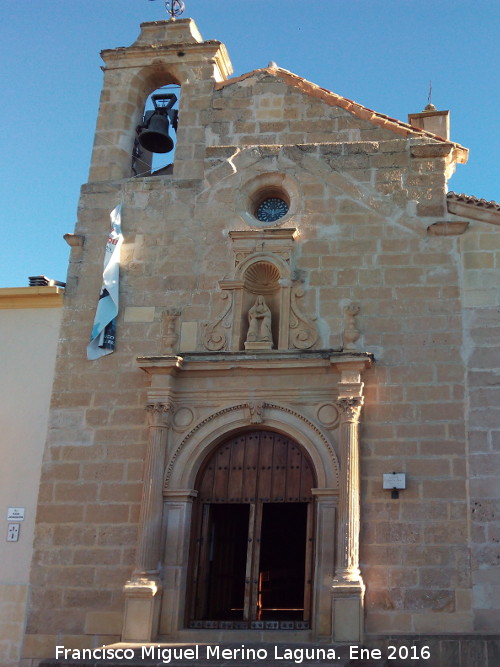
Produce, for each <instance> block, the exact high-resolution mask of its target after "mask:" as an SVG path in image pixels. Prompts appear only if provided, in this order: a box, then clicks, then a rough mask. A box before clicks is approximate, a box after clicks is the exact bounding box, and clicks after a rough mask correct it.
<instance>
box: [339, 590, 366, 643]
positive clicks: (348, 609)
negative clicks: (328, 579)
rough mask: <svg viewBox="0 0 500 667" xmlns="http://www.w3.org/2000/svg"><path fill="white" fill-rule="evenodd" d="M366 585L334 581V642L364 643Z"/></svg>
mask: <svg viewBox="0 0 500 667" xmlns="http://www.w3.org/2000/svg"><path fill="white" fill-rule="evenodd" d="M364 598H365V585H364V584H363V582H362V581H361V580H359V581H358V582H345V581H339V580H336V581H335V580H334V582H333V584H332V613H333V622H332V627H333V641H334V642H358V643H360V642H362V641H363V631H364Z"/></svg>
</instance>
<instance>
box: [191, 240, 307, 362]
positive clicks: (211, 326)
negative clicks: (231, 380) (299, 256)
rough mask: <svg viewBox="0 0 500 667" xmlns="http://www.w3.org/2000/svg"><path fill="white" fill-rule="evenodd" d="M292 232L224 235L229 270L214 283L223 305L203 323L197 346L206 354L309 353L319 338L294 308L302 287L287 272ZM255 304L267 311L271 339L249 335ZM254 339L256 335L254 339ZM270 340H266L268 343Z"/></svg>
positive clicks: (290, 261) (302, 293)
mask: <svg viewBox="0 0 500 667" xmlns="http://www.w3.org/2000/svg"><path fill="white" fill-rule="evenodd" d="M296 233H297V230H296V229H295V228H273V229H261V230H257V231H256V230H248V231H232V232H229V236H230V238H231V241H232V242H233V258H234V269H233V275H232V277H231V278H229V279H224V280H221V281H219V286H220V288H221V290H222V298H223V299H224V300H225V301H226V306H225V308H224V309H223V310H222V312H221V313H220V315H219V316H218V317H217V318H216V319H215V320H213V321H212V322H209V323H208V324H206V325H205V328H204V332H203V336H202V344H203V347H204V348H205V349H206V350H210V351H213V352H214V351H232V352H236V351H239V350H245V349H247V350H250V351H252V352H254V351H257V350H259V349H268V350H269V349H278V350H293V349H295V350H310V349H315V348H316V346H317V344H318V342H319V336H318V332H317V329H316V325H315V323H314V321H313V318H311V317H309V316H307V315H306V314H305V313H304V312H303V311H302V309H301V307H300V299H301V298H302V297H303V296H304V288H303V285H302V283H301V282H300V280H296V279H294V273H293V269H292V259H293V249H294V247H293V246H294V239H295V236H296ZM257 301H259V302H260V303H261V304H262V303H264V304H265V307H266V308H267V309H269V317H270V328H271V332H272V335H271V336H262V337H263V338H266V340H264V341H260V340H257V341H255V340H253V338H255V336H252V335H251V334H252V332H251V331H250V335H249V328H251V327H250V323H249V313H250V311H251V309H252V308H253V307H254V306H255V304H256V303H257ZM257 338H259V336H257ZM269 338H271V339H272V340H270V341H269V340H268V339H269Z"/></svg>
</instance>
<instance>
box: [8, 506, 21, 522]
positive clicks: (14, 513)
mask: <svg viewBox="0 0 500 667" xmlns="http://www.w3.org/2000/svg"><path fill="white" fill-rule="evenodd" d="M7 521H24V507H9V509H8V510H7Z"/></svg>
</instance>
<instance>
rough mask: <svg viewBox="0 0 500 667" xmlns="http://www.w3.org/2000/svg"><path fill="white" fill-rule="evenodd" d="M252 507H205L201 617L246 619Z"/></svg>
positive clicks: (199, 603)
mask: <svg viewBox="0 0 500 667" xmlns="http://www.w3.org/2000/svg"><path fill="white" fill-rule="evenodd" d="M249 510H250V506H249V505H207V506H206V507H205V513H206V515H207V516H206V517H204V518H205V521H204V523H205V526H204V535H203V536H202V541H203V542H204V546H205V549H204V552H205V553H204V554H203V561H202V563H201V572H200V574H201V587H200V594H201V595H200V599H199V600H198V610H199V614H200V615H201V618H209V619H215V618H217V619H220V620H238V619H242V618H243V609H244V606H245V571H246V562H247V547H248V542H247V540H248V517H249Z"/></svg>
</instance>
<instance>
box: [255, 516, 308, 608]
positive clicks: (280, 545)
mask: <svg viewBox="0 0 500 667" xmlns="http://www.w3.org/2000/svg"><path fill="white" fill-rule="evenodd" d="M306 534H307V503H264V506H263V508H262V527H261V537H260V564H259V600H258V617H259V620H260V619H262V620H302V619H303V618H304V588H305V574H306V572H305V568H306Z"/></svg>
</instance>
